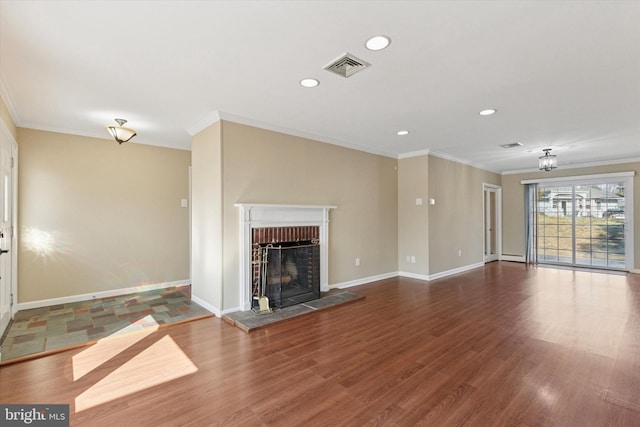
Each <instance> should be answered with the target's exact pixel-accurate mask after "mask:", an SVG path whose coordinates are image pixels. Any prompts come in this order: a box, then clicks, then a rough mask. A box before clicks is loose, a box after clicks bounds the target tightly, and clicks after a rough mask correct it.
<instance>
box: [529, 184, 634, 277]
mask: <svg viewBox="0 0 640 427" xmlns="http://www.w3.org/2000/svg"><path fill="white" fill-rule="evenodd" d="M625 186H626V185H625V182H624V181H619V182H602V183H581V184H571V183H554V184H538V186H537V190H536V191H537V195H536V204H535V207H534V208H535V210H536V212H535V214H534V220H535V223H534V228H533V231H534V239H535V240H534V242H535V245H536V257H537V261H538V262H540V263H554V264H568V265H573V266H587V267H597V268H610V269H621V270H624V269H626V268H628V266H627V263H626V260H627V249H628V248H627V219H628V216H627V207H628V206H627V203H626V198H625Z"/></svg>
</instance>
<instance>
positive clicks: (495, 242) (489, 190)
mask: <svg viewBox="0 0 640 427" xmlns="http://www.w3.org/2000/svg"><path fill="white" fill-rule="evenodd" d="M483 190H484V262H491V261H497V260H498V259H499V258H500V252H501V250H500V247H501V245H500V242H501V240H502V238H501V233H500V230H501V228H502V227H501V218H500V195H501V194H500V193H501V191H500V187H497V186H492V185H489V184H485V185H484V188H483Z"/></svg>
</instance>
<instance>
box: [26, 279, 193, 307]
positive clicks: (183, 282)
mask: <svg viewBox="0 0 640 427" xmlns="http://www.w3.org/2000/svg"><path fill="white" fill-rule="evenodd" d="M190 283H191V280H189V279H184V280H176V281H174V282H165V283H156V284H152V285H142V286H132V287H130V288H121V289H112V290H110V291H101V292H95V293H91V294H82V295H70V296H68V297H60V298H51V299H44V300H39V301H29V302H22V303H19V304H16V305H17V306H18V310H29V309H32V308H40V307H47V306H50V305H59V304H68V303H72V302H79V301H89V300H93V299H98V298H109V297H114V296H119V295H127V294H133V293H138V292H147V291H153V290H156V289H164V288H171V287H174V286H186V285H189V284H190ZM196 302H197V301H196ZM198 304H200V303H199V302H198ZM201 305H202V304H201ZM205 308H206V307H205Z"/></svg>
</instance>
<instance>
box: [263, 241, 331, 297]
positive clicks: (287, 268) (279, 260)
mask: <svg viewBox="0 0 640 427" xmlns="http://www.w3.org/2000/svg"><path fill="white" fill-rule="evenodd" d="M256 246H257V247H255V248H254V265H258V266H259V268H258V269H257V271H255V270H254V272H255V273H257V274H254V286H253V298H252V299H253V303H252V304H253V307H254V308H257V305H258V301H257V299H258V297H260V296H262V295H265V296H266V297H267V298H269V305H270V306H271V307H273V308H283V307H289V306H292V305H296V304H300V303H303V302H307V301H311V300H314V299H318V298H320V244H319V242H318V240H317V239H311V240H299V241H293V242H291V241H290V242H279V243H259V244H257V245H256Z"/></svg>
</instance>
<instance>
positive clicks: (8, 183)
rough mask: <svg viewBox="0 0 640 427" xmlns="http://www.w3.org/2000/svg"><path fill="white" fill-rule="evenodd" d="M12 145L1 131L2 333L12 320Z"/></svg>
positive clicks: (0, 276) (0, 290)
mask: <svg viewBox="0 0 640 427" xmlns="http://www.w3.org/2000/svg"><path fill="white" fill-rule="evenodd" d="M11 148H12V146H11V143H10V142H9V141H8V139H7V138H6V137H5V136H4V135H3V134H2V133H0V335H1V334H2V333H3V332H4V330H5V329H6V327H7V325H8V324H9V321H10V320H11V306H12V303H13V301H12V265H13V263H12V257H13V256H14V254H13V253H12V243H13V229H12V227H11V225H12V216H13V203H12V202H13V191H12V190H13V182H12V175H13V174H12V168H13V160H12V157H13V156H12V149H11Z"/></svg>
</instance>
